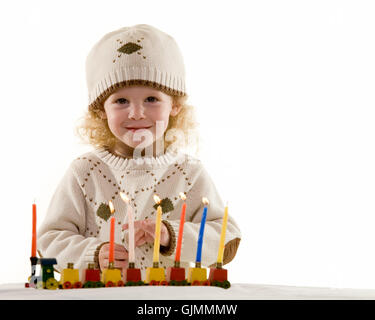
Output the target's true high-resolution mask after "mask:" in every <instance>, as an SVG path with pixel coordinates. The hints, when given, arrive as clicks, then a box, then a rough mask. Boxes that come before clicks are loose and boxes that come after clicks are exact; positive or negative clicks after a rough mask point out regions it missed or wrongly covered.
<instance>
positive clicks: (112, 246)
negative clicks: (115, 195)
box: [108, 201, 115, 263]
mask: <svg viewBox="0 0 375 320" xmlns="http://www.w3.org/2000/svg"><path fill="white" fill-rule="evenodd" d="M109 208H110V210H111V214H112V217H111V230H110V234H109V258H108V262H109V263H111V262H112V263H113V262H114V261H115V259H114V249H115V217H114V215H113V214H114V212H115V208H114V206H113V204H112V201H109Z"/></svg>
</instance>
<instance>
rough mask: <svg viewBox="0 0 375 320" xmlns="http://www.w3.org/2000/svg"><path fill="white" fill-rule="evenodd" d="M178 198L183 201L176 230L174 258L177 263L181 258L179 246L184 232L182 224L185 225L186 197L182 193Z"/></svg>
mask: <svg viewBox="0 0 375 320" xmlns="http://www.w3.org/2000/svg"><path fill="white" fill-rule="evenodd" d="M180 198H181V199H182V200H184V203H183V204H182V210H181V218H180V227H179V229H178V239H177V247H176V257H175V259H174V260H175V261H177V262H179V261H180V258H181V244H182V234H183V232H184V223H185V211H186V202H185V200H186V196H185V194H183V193H182V192H180Z"/></svg>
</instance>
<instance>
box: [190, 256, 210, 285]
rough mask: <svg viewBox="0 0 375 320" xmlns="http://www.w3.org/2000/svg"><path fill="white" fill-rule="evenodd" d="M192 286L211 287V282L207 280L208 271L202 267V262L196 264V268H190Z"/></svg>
mask: <svg viewBox="0 0 375 320" xmlns="http://www.w3.org/2000/svg"><path fill="white" fill-rule="evenodd" d="M187 281H188V282H189V283H190V284H191V285H192V286H201V285H202V286H209V285H210V282H209V280H207V269H206V268H202V267H201V262H200V261H196V262H195V268H189V273H188V280H187Z"/></svg>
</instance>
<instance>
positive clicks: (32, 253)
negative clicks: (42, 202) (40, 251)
mask: <svg viewBox="0 0 375 320" xmlns="http://www.w3.org/2000/svg"><path fill="white" fill-rule="evenodd" d="M31 256H32V257H36V204H35V203H33V230H32V238H31Z"/></svg>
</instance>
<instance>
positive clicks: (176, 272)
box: [167, 261, 188, 286]
mask: <svg viewBox="0 0 375 320" xmlns="http://www.w3.org/2000/svg"><path fill="white" fill-rule="evenodd" d="M167 281H168V283H169V285H171V286H185V285H188V282H187V280H186V278H185V268H181V267H180V261H175V262H174V267H169V268H168V269H167Z"/></svg>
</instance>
